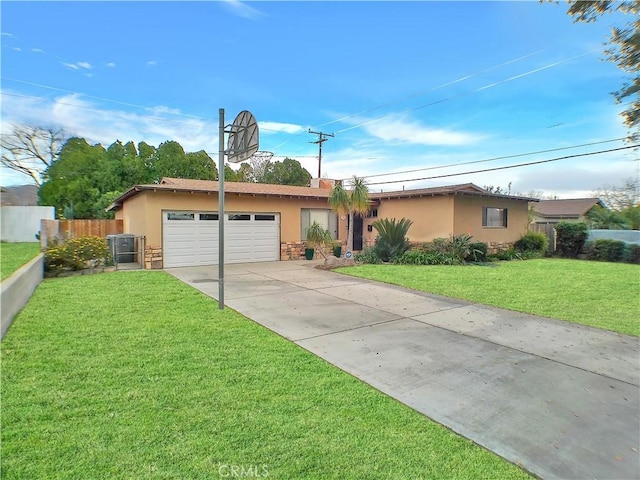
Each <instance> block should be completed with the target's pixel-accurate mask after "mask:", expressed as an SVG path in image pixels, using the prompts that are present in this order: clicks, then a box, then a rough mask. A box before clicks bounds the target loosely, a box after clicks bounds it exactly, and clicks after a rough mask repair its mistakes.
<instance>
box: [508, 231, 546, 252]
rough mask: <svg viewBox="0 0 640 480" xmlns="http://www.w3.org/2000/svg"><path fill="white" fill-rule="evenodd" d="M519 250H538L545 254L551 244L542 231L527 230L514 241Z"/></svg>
mask: <svg viewBox="0 0 640 480" xmlns="http://www.w3.org/2000/svg"><path fill="white" fill-rule="evenodd" d="M513 246H514V248H515V249H516V251H518V252H537V253H540V254H544V253H545V252H546V251H547V247H548V246H549V239H548V238H547V236H546V235H545V234H544V233H542V232H527V233H525V234H524V235H523V236H522V237H520V239H519V240H517V241H516V242H515V243H514V245H513Z"/></svg>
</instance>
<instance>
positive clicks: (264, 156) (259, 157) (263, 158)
mask: <svg viewBox="0 0 640 480" xmlns="http://www.w3.org/2000/svg"><path fill="white" fill-rule="evenodd" d="M272 158H273V152H266V151H263V150H259V151H257V152H256V153H254V154H253V155H251V157H249V161H250V162H251V161H255V162H258V163H260V164H262V163H263V162H265V163H266V162H268V161H269V160H271V159H272Z"/></svg>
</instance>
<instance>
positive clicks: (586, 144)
mask: <svg viewBox="0 0 640 480" xmlns="http://www.w3.org/2000/svg"><path fill="white" fill-rule="evenodd" d="M626 138H627V137H620V138H614V139H612V140H603V141H601V142H591V143H583V144H580V145H571V146H569V147H559V148H551V149H548V150H538V151H537V152H528V153H518V154H515V155H505V156H502V157H492V158H487V159H484V160H473V161H470V162H459V163H450V164H448V165H436V166H432V167H424V168H415V169H413V170H402V171H400V172H388V173H376V174H373V175H367V176H365V177H362V178H375V177H386V176H389V175H401V174H403V173H415V172H424V171H426V170H437V169H440V168H448V167H459V166H461V165H473V164H475V163H486V162H494V161H496V160H505V159H507V158H518V157H527V156H529V155H537V154H540V153H550V152H559V151H561V150H571V149H573V148H580V147H589V146H592V145H601V144H603V143H611V142H619V141H622V140H625V139H626ZM342 180H348V179H347V178H343V179H342Z"/></svg>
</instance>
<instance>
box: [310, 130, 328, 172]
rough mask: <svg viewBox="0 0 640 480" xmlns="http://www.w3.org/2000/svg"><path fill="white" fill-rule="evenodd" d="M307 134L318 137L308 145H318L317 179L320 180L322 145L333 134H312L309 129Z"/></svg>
mask: <svg viewBox="0 0 640 480" xmlns="http://www.w3.org/2000/svg"><path fill="white" fill-rule="evenodd" d="M309 133H312V134H314V135H318V140H316V141H315V142H309V143H317V144H318V178H320V168H321V166H322V144H323V143H324V142H326V141H327V138H326V137H333V133H322V132H312V131H311V129H309Z"/></svg>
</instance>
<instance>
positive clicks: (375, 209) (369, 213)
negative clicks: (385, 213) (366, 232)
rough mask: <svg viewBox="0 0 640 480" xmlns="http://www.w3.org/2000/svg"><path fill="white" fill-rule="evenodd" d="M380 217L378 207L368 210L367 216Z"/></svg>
mask: <svg viewBox="0 0 640 480" xmlns="http://www.w3.org/2000/svg"><path fill="white" fill-rule="evenodd" d="M377 217H378V209H377V208H372V209H371V210H369V211H368V212H367V218H377Z"/></svg>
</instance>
